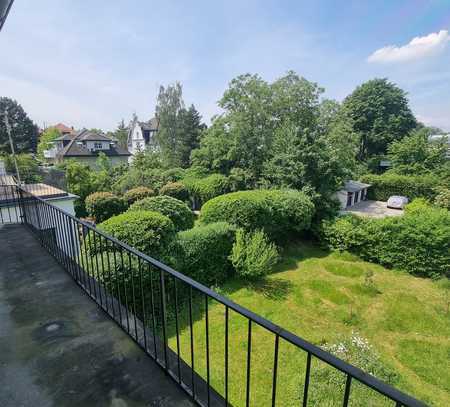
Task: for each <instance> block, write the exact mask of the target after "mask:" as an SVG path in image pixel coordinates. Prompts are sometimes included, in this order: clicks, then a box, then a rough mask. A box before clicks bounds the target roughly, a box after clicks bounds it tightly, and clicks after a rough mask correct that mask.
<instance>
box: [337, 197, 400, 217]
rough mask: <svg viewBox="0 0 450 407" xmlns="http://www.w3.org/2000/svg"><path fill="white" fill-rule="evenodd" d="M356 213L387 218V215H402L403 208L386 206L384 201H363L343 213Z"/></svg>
mask: <svg viewBox="0 0 450 407" xmlns="http://www.w3.org/2000/svg"><path fill="white" fill-rule="evenodd" d="M349 212H350V213H354V214H355V215H360V216H367V217H370V218H385V217H386V216H401V215H403V213H404V211H403V210H402V209H392V208H388V207H387V206H386V202H383V201H361V202H358V203H357V204H355V205H353V206H350V207H348V208H347V209H345V210H344V211H342V213H349Z"/></svg>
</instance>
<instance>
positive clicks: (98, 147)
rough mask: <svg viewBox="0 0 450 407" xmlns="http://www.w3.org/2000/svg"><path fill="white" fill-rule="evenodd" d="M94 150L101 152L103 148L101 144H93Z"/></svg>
mask: <svg viewBox="0 0 450 407" xmlns="http://www.w3.org/2000/svg"><path fill="white" fill-rule="evenodd" d="M94 148H95V149H96V150H101V149H102V148H103V144H102V143H94Z"/></svg>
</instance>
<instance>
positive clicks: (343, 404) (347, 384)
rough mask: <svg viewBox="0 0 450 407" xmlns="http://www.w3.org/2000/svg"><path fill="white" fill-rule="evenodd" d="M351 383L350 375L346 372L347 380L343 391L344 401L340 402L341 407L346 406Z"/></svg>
mask: <svg viewBox="0 0 450 407" xmlns="http://www.w3.org/2000/svg"><path fill="white" fill-rule="evenodd" d="M351 384H352V377H351V376H350V375H349V374H348V375H347V380H346V382H345V393H344V402H343V403H342V406H343V407H347V406H348V400H349V398H350V386H351Z"/></svg>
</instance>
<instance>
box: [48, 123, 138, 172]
mask: <svg viewBox="0 0 450 407" xmlns="http://www.w3.org/2000/svg"><path fill="white" fill-rule="evenodd" d="M101 152H102V153H104V154H105V155H106V156H107V157H108V158H109V159H110V161H111V164H112V165H117V164H121V163H127V162H128V157H129V156H130V153H129V152H128V150H126V149H124V148H122V147H120V146H119V145H118V144H117V140H115V139H112V138H111V137H108V136H106V135H104V134H103V133H101V132H94V131H90V130H86V129H83V130H81V131H79V132H77V133H74V134H73V133H71V134H64V135H62V136H60V137H58V138H57V139H55V141H54V146H53V148H52V149H50V150H47V151H45V152H44V157H45V158H47V159H48V160H49V161H50V162H54V163H62V162H64V161H66V160H69V159H75V160H76V161H78V162H80V163H82V164H86V165H88V166H89V167H91V168H92V169H96V168H97V158H98V156H99V154H100V153H101Z"/></svg>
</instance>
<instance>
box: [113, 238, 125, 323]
mask: <svg viewBox="0 0 450 407" xmlns="http://www.w3.org/2000/svg"><path fill="white" fill-rule="evenodd" d="M111 243H112V250H113V258H114V280H115V282H116V292H117V301H118V304H117V305H118V307H119V319H120V325H122V300H121V296H120V286H119V277H118V276H117V273H118V270H117V250H116V246H115V243H114V242H111Z"/></svg>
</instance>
